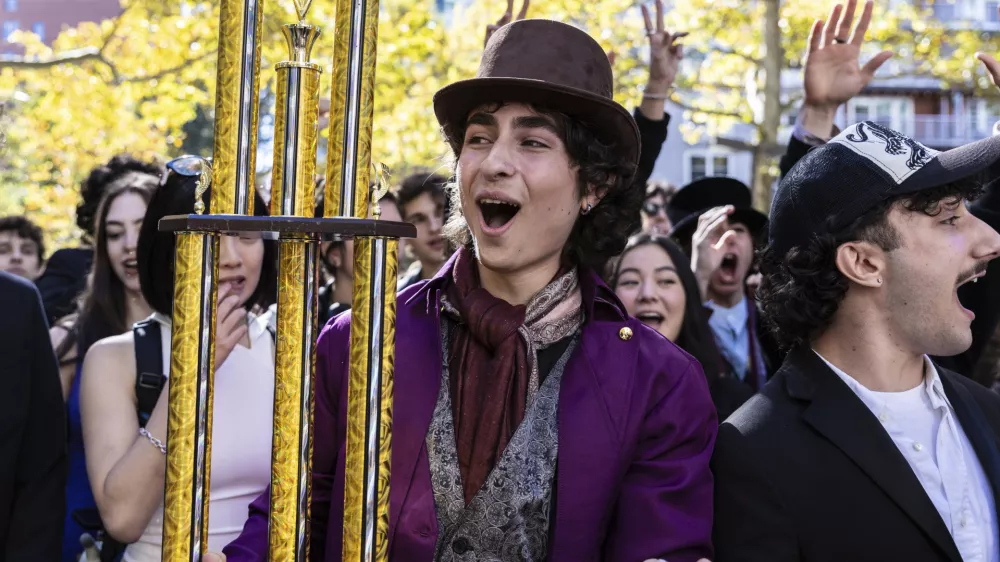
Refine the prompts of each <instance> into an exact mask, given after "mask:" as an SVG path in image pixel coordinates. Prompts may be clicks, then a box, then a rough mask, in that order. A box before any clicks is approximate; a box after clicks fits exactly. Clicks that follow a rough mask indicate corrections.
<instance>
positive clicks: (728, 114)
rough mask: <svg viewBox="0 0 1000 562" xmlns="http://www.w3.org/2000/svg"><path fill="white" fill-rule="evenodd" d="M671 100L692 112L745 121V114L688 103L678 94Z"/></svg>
mask: <svg viewBox="0 0 1000 562" xmlns="http://www.w3.org/2000/svg"><path fill="white" fill-rule="evenodd" d="M670 101H671V102H672V103H673V104H674V105H676V106H677V107H679V108H681V109H683V110H684V111H690V112H692V113H704V114H706V115H717V116H719V117H732V118H734V119H739V120H741V121H745V118H744V116H743V115H741V114H739V113H737V112H735V111H726V110H724V109H712V108H709V107H695V106H693V105H688V104H686V103H684V102H682V101H680V100H679V99H677V97H676V96H675V97H671V98H670Z"/></svg>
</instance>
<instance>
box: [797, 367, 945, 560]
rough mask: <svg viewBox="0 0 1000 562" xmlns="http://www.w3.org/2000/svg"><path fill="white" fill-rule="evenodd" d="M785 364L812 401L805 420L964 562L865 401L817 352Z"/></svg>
mask: <svg viewBox="0 0 1000 562" xmlns="http://www.w3.org/2000/svg"><path fill="white" fill-rule="evenodd" d="M786 366H788V367H790V368H789V370H788V371H787V372H786V377H787V378H788V383H787V384H786V389H787V390H788V391H789V394H791V395H792V396H793V397H794V398H805V399H811V403H810V404H809V406H807V407H806V409H805V411H804V412H803V414H802V417H803V419H804V420H805V421H806V423H808V424H810V425H811V426H812V427H813V428H815V429H816V431H818V432H819V433H820V434H821V435H822V436H824V437H825V438H826V439H827V440H829V441H830V442H831V443H833V444H834V445H835V446H837V448H839V449H840V450H841V451H843V453H844V454H845V455H847V456H848V457H850V458H851V460H852V461H854V463H855V464H857V465H858V467H859V468H861V470H862V471H864V472H865V474H867V475H868V477H869V478H871V479H872V480H873V481H874V482H875V484H876V485H878V486H879V487H880V488H881V489H882V490H883V491H884V492H885V493H886V494H887V495H888V496H889V497H890V498H892V500H893V501H894V502H896V504H897V505H899V507H900V508H902V509H903V511H904V512H906V514H907V515H909V516H910V518H911V519H913V521H914V523H916V524H917V526H919V527H920V528H921V529H922V530H923V531H924V532H925V533H926V534H927V536H928V537H930V538H931V540H932V541H933V542H934V543H935V544H937V546H938V547H939V548H940V549H941V550H942V552H944V553H945V554H946V555H947V556H948V558H949V559H950V560H953V561H954V562H962V557H961V555H960V554H959V552H958V547H956V546H955V541H954V540H953V539H952V537H951V534H950V533H949V532H948V528H947V527H945V525H944V522H943V521H942V520H941V516H940V514H938V512H937V509H936V508H935V507H934V504H933V503H931V500H930V498H928V497H927V493H926V492H924V489H923V486H921V484H920V481H919V480H918V479H917V477H916V475H915V474H914V473H913V470H912V469H911V468H910V465H909V463H907V462H906V459H905V458H904V457H903V455H902V453H900V452H899V449H898V448H897V447H896V444H895V443H894V442H893V441H892V438H890V437H889V434H888V433H886V431H885V429H884V428H883V427H882V424H880V423H879V422H878V420H877V419H876V418H875V416H874V414H872V413H871V411H870V410H869V409H868V407H867V406H865V404H864V403H863V402H862V401H861V399H859V398H858V397H857V396H856V395H855V394H854V392H852V391H851V389H850V388H848V387H847V385H845V384H844V382H843V381H842V380H840V378H839V377H837V375H836V373H834V372H833V371H831V370H830V368H829V367H828V366H827V365H826V363H824V362H823V360H822V359H820V358H819V357H818V356H817V355H816V354H815V353H814V352H813V351H812V350H808V349H806V350H798V351H796V352H793V355H791V356H790V357H789V363H788V364H786ZM804 379H806V380H804Z"/></svg>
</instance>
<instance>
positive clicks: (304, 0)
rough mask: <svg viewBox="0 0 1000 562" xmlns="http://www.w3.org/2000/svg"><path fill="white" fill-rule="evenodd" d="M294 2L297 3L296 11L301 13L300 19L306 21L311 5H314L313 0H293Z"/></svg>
mask: <svg viewBox="0 0 1000 562" xmlns="http://www.w3.org/2000/svg"><path fill="white" fill-rule="evenodd" d="M292 2H293V3H294V4H295V11H296V12H297V13H298V14H299V21H300V22H303V21H305V19H306V14H307V13H309V6H311V5H312V0H292Z"/></svg>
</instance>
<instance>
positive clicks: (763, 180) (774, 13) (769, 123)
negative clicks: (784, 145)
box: [753, 0, 785, 213]
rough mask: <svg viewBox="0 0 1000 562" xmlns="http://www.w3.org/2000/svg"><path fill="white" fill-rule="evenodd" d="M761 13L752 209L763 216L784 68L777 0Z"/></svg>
mask: <svg viewBox="0 0 1000 562" xmlns="http://www.w3.org/2000/svg"><path fill="white" fill-rule="evenodd" d="M763 2H764V5H765V12H764V48H765V49H766V52H765V54H764V64H763V70H764V92H763V93H764V116H763V119H762V121H761V123H760V124H759V125H758V127H757V131H758V136H759V138H758V143H757V149H756V150H755V151H754V157H753V168H754V174H753V194H754V207H756V208H757V209H759V210H761V211H763V212H765V213H766V212H767V211H768V210H769V209H770V207H771V186H772V184H773V183H774V180H775V178H774V177H773V176H772V175H771V172H770V170H771V168H772V166H773V165H774V158H773V157H771V156H768V152H769V150H768V149H769V148H770V147H772V146H774V145H776V144H777V143H778V128H779V127H780V126H781V70H782V69H783V68H784V67H785V52H784V50H783V49H782V48H781V26H780V25H779V20H780V18H781V0H763Z"/></svg>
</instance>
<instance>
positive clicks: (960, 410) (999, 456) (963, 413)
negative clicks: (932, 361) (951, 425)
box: [938, 370, 1000, 509]
mask: <svg viewBox="0 0 1000 562" xmlns="http://www.w3.org/2000/svg"><path fill="white" fill-rule="evenodd" d="M938 374H939V375H940V376H941V386H943V387H944V393H945V394H946V395H947V396H948V401H949V402H951V407H952V408H954V409H955V416H956V417H957V418H958V421H959V423H961V424H962V430H963V431H964V432H965V436H966V437H968V438H969V442H970V443H972V449H973V450H974V451H975V452H976V456H977V457H978V458H979V464H980V465H981V466H982V467H983V472H984V473H985V474H986V478H987V479H989V481H990V487H991V488H993V504H994V506H995V509H996V508H1000V494H998V493H997V491H998V490H1000V450H998V449H997V441H996V436H995V434H994V433H993V429H992V428H991V427H990V425H989V422H988V421H986V416H984V415H983V412H982V411H981V410H980V409H979V405H978V404H976V401H975V399H974V398H973V397H972V394H971V393H970V392H969V390H968V389H967V388H965V387H963V386H962V385H961V384H955V383H953V382H952V381H951V377H952V376H961V375H953V374H951V373H950V372H947V371H944V370H939V371H938Z"/></svg>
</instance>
